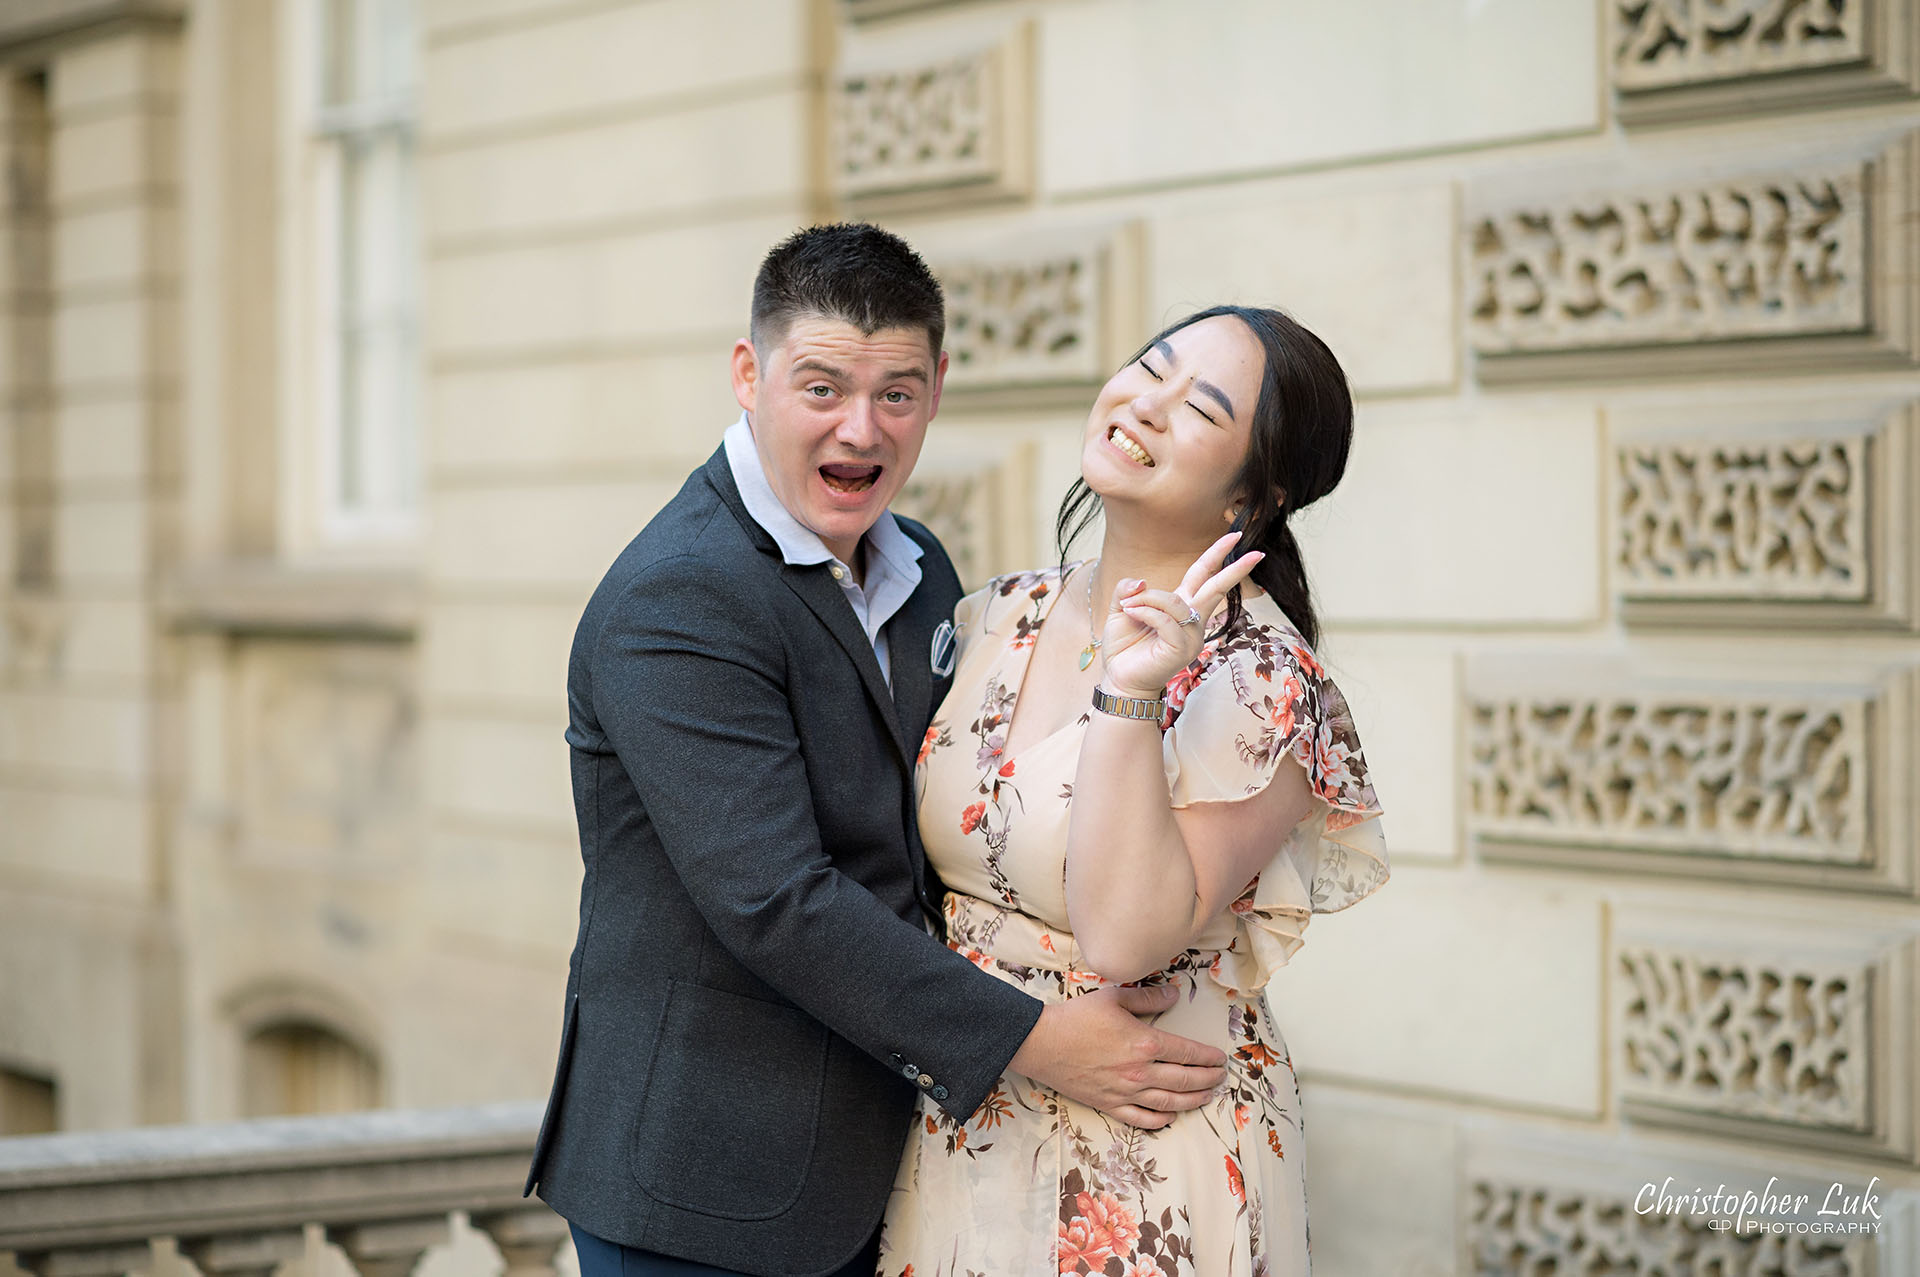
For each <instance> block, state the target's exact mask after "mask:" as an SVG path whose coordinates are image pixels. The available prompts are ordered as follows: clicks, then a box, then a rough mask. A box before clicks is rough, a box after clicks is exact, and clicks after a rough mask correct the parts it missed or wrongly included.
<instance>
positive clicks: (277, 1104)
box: [241, 1021, 380, 1117]
mask: <svg viewBox="0 0 1920 1277" xmlns="http://www.w3.org/2000/svg"><path fill="white" fill-rule="evenodd" d="M243 1068H244V1078H243V1082H242V1086H243V1094H242V1097H241V1115H242V1116H244V1117H280V1116H287V1115H293V1114H301V1113H352V1112H356V1111H358V1110H360V1109H370V1108H378V1107H379V1106H380V1065H379V1062H378V1061H376V1060H375V1059H374V1058H373V1056H372V1055H371V1054H370V1053H369V1052H367V1051H365V1050H362V1049H361V1048H360V1047H358V1046H356V1045H354V1044H353V1043H352V1042H349V1041H348V1040H347V1039H345V1038H343V1037H341V1036H340V1035H339V1034H337V1033H334V1032H333V1031H331V1030H330V1029H325V1028H322V1027H321V1026H319V1025H317V1024H312V1023H307V1022H303V1021H283V1022H281V1023H278V1024H272V1025H268V1026H266V1027H265V1028H261V1029H258V1030H256V1031H255V1032H253V1033H252V1034H250V1035H248V1037H247V1046H246V1058H245V1062H244V1066H243Z"/></svg>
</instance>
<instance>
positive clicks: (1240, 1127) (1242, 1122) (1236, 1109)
mask: <svg viewBox="0 0 1920 1277" xmlns="http://www.w3.org/2000/svg"><path fill="white" fill-rule="evenodd" d="M1233 1129H1234V1130H1236V1131H1244V1130H1246V1129H1247V1106H1246V1105H1244V1104H1236V1105H1234V1106H1233Z"/></svg>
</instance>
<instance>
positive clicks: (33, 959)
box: [0, 889, 144, 1131]
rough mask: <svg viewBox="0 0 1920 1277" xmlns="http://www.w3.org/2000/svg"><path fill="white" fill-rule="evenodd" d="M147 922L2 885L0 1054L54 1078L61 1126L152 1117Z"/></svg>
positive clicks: (111, 1124)
mask: <svg viewBox="0 0 1920 1277" xmlns="http://www.w3.org/2000/svg"><path fill="white" fill-rule="evenodd" d="M142 925H143V924H142V923H140V922H139V921H136V918H135V916H133V915H130V914H129V913H127V912H126V911H120V910H102V909H100V908H98V907H97V905H93V904H89V903H87V902H84V901H77V900H74V899H73V898H71V897H61V896H57V895H53V894H50V893H48V892H44V891H28V890H22V889H10V890H8V891H4V892H0V971H5V972H6V973H7V978H6V979H4V980H0V1056H4V1057H5V1058H7V1059H10V1060H18V1061H21V1062H22V1063H24V1064H27V1065H29V1066H31V1067H33V1068H35V1069H36V1070H38V1071H41V1072H45V1073H48V1074H51V1075H52V1076H53V1077H54V1079H55V1081H56V1082H57V1084H58V1086H59V1088H60V1089H59V1105H60V1124H61V1128H62V1130H68V1131H89V1130H107V1129H112V1128H115V1127H124V1126H135V1125H138V1124H140V1123H141V1121H142V1120H143V1115H142V1111H141V1084H140V1076H139V1065H140V1060H141V1054H142V1050H141V1048H142V1043H141V1013H140V995H141V991H142V989H141V986H142V983H143V981H142V977H141V971H142V960H143V957H144V955H143V953H142V952H141V947H140V944H139V939H138V936H139V931H140V929H141V927H142ZM79 1008H85V1009H86V1014H84V1015H81V1014H77V1013H76V1012H77V1009H79Z"/></svg>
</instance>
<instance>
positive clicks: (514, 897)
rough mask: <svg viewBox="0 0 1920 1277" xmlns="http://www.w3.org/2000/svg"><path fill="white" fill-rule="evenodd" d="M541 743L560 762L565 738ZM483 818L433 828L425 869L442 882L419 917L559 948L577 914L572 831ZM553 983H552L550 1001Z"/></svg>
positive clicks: (514, 944)
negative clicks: (526, 828)
mask: <svg viewBox="0 0 1920 1277" xmlns="http://www.w3.org/2000/svg"><path fill="white" fill-rule="evenodd" d="M547 743H548V744H549V745H551V746H552V747H553V748H554V749H555V750H557V751H558V753H559V754H560V755H561V758H562V763H563V765H564V762H565V755H566V743H565V742H564V741H562V740H560V739H559V738H558V736H557V735H554V736H553V738H552V739H551V740H549V741H548V742H547ZM486 825H487V822H486V821H485V820H474V819H472V818H465V819H460V820H458V821H443V822H442V823H441V826H440V827H439V828H437V829H436V830H435V831H434V833H433V835H432V837H431V839H430V840H429V843H428V850H427V872H428V874H429V876H430V877H431V880H432V881H434V882H436V883H440V884H444V886H443V888H442V889H440V890H436V891H435V892H434V894H433V898H432V901H431V903H430V904H429V906H428V915H429V916H428V917H427V918H426V919H424V921H425V923H426V925H428V926H430V927H432V928H433V929H434V930H436V931H442V932H447V933H450V934H456V935H459V936H462V937H470V938H472V939H475V940H480V941H484V942H487V943H490V944H494V945H499V946H502V947H508V948H514V949H521V950H536V951H537V950H547V951H549V952H554V951H557V952H559V953H561V954H563V955H564V954H565V953H566V952H567V951H568V950H569V949H571V948H572V945H573V939H574V932H575V931H576V929H577V928H578V926H579V922H580V877H581V873H582V865H581V861H580V844H579V840H578V838H577V836H576V835H575V833H574V832H573V830H572V829H571V827H569V828H568V829H567V830H564V831H562V830H557V829H556V830H555V831H554V832H553V833H551V834H543V835H521V836H516V835H514V834H511V833H503V832H499V831H497V830H491V829H488V828H487V827H486ZM562 982H563V984H564V973H563V976H562ZM560 987H561V986H559V985H556V986H555V987H554V990H553V993H554V998H553V1002H554V1006H555V1007H556V1008H557V1007H558V1006H559V1005H560V999H559V990H560ZM556 1045H557V1043H556Z"/></svg>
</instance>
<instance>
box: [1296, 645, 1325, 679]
mask: <svg viewBox="0 0 1920 1277" xmlns="http://www.w3.org/2000/svg"><path fill="white" fill-rule="evenodd" d="M1287 650H1288V651H1289V652H1291V653H1293V659H1294V660H1296V661H1298V662H1299V663H1300V668H1301V669H1302V670H1304V671H1305V672H1306V673H1308V674H1310V675H1312V676H1313V677H1314V678H1325V677H1326V676H1327V667H1326V666H1324V665H1322V664H1321V663H1320V662H1319V661H1317V660H1315V659H1314V655H1313V653H1312V652H1310V651H1308V650H1307V645H1306V644H1305V643H1289V644H1287Z"/></svg>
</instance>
